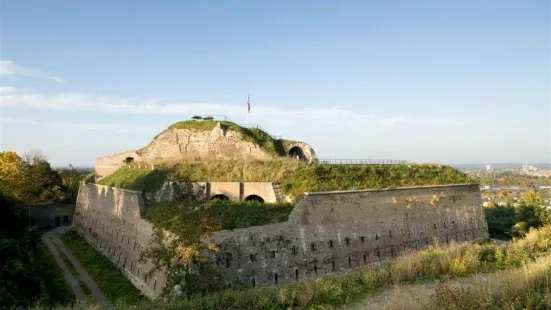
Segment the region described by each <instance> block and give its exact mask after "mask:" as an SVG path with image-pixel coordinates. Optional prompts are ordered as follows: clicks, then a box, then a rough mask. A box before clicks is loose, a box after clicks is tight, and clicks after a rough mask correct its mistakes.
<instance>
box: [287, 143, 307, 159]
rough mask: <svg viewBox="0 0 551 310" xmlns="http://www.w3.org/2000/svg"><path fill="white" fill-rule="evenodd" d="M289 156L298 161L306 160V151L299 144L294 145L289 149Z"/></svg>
mask: <svg viewBox="0 0 551 310" xmlns="http://www.w3.org/2000/svg"><path fill="white" fill-rule="evenodd" d="M289 157H290V158H291V159H294V160H297V161H306V156H305V155H304V151H303V150H302V149H301V148H300V147H298V146H294V147H292V148H291V149H290V150H289Z"/></svg>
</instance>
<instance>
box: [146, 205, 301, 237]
mask: <svg viewBox="0 0 551 310" xmlns="http://www.w3.org/2000/svg"><path fill="white" fill-rule="evenodd" d="M292 210H293V205H291V204H286V203H273V204H272V203H259V202H226V201H209V202H208V203H207V204H206V205H205V209H203V210H201V211H200V212H204V213H201V214H199V212H198V211H197V210H196V209H193V210H191V209H184V208H179V207H177V206H174V204H173V203H170V202H154V203H153V205H151V206H149V207H147V208H145V210H144V212H143V213H142V217H143V218H144V219H146V220H148V221H150V222H151V223H153V224H154V225H155V226H157V227H162V228H164V229H167V230H169V231H172V232H175V233H181V232H185V231H188V230H190V229H191V231H194V230H195V227H196V226H197V225H198V223H199V222H200V218H206V219H208V221H209V222H210V223H211V225H213V226H220V227H221V228H222V229H235V228H245V227H250V226H260V225H266V224H270V223H279V222H284V221H286V220H287V219H288V218H289V214H290V213H291V211H292Z"/></svg>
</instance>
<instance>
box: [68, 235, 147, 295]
mask: <svg viewBox="0 0 551 310" xmlns="http://www.w3.org/2000/svg"><path fill="white" fill-rule="evenodd" d="M61 240H63V243H65V245H67V247H68V248H69V249H71V251H72V252H73V254H74V255H75V257H76V258H77V259H78V260H79V262H80V263H81V264H82V266H83V267H84V269H86V271H88V273H90V275H91V276H92V278H94V281H96V283H97V284H98V285H99V287H100V288H101V290H102V291H103V293H104V294H105V295H106V296H107V298H109V300H111V301H113V302H115V301H117V300H123V301H126V302H130V303H134V302H137V301H140V300H142V299H143V298H142V297H141V296H140V292H139V291H138V289H136V288H135V287H134V285H132V283H131V282H130V280H128V279H126V278H125V277H124V275H123V274H122V272H121V271H120V270H119V268H118V267H117V266H115V265H114V264H113V263H111V261H109V259H108V258H107V257H105V256H103V255H102V254H101V253H100V252H98V251H96V250H95V249H94V248H93V247H92V246H91V245H89V244H88V243H87V242H86V240H84V239H82V237H80V236H79V235H78V234H77V233H76V232H74V231H70V232H68V233H65V234H63V235H61Z"/></svg>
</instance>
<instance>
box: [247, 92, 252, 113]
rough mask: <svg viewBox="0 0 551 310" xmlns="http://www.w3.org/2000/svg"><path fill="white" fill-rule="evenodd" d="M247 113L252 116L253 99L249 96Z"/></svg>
mask: <svg viewBox="0 0 551 310" xmlns="http://www.w3.org/2000/svg"><path fill="white" fill-rule="evenodd" d="M247 113H249V114H251V97H250V96H249V95H247Z"/></svg>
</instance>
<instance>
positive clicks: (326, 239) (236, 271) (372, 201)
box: [74, 184, 488, 296]
mask: <svg viewBox="0 0 551 310" xmlns="http://www.w3.org/2000/svg"><path fill="white" fill-rule="evenodd" d="M141 208H143V206H142V203H141V199H140V196H139V194H138V193H137V192H133V191H126V190H121V189H114V188H109V187H105V186H99V185H94V184H86V185H81V188H80V190H79V197H78V206H77V212H76V214H75V220H74V221H75V226H76V227H77V231H79V232H80V233H81V234H82V235H84V236H85V237H86V239H87V240H88V242H90V243H91V244H92V245H94V246H95V247H96V248H97V249H99V250H101V251H102V252H103V253H104V254H106V255H107V256H108V257H109V258H110V259H111V261H113V262H114V263H115V264H117V265H118V266H120V267H121V268H122V269H123V271H124V273H125V275H126V276H127V277H129V279H131V280H132V282H133V283H134V284H135V285H136V286H137V287H138V288H140V290H142V292H144V293H146V295H148V296H156V295H157V294H158V293H159V292H160V290H161V287H162V286H163V285H164V278H163V275H162V274H158V275H157V276H156V278H155V279H152V280H150V281H147V282H146V281H144V280H143V273H144V270H149V269H147V268H148V267H149V266H143V265H141V264H139V263H137V259H138V255H139V251H140V249H141V247H142V246H147V244H148V242H149V241H150V238H151V233H152V225H151V224H150V223H148V222H147V221H145V220H143V219H141V218H140V210H141ZM210 238H211V240H210V241H212V242H214V243H216V244H217V245H218V246H219V247H220V253H218V254H216V255H215V256H211V257H210V258H211V262H212V266H213V267H214V268H216V269H217V270H219V271H221V272H222V273H223V274H224V275H225V279H226V281H227V282H228V283H241V284H244V285H251V286H258V285H270V284H276V283H283V282H289V281H296V280H301V279H306V278H314V277H319V276H323V275H325V274H332V273H339V272H346V271H349V270H352V269H355V268H358V267H362V266H368V265H373V264H378V263H379V262H381V261H384V260H387V259H391V258H393V257H397V256H398V255H400V254H401V253H404V252H405V251H409V250H420V249H423V248H425V247H428V246H429V245H430V244H433V243H434V242H435V241H438V242H440V243H441V244H446V243H450V242H453V241H456V242H463V241H478V240H483V239H487V238H488V228H487V224H486V220H485V217H484V212H483V209H482V202H481V198H480V192H479V187H478V185H449V186H428V187H411V188H397V189H386V190H364V191H342V192H324V193H307V194H306V196H305V197H304V198H303V199H302V200H301V201H300V202H299V203H298V204H297V205H296V206H295V208H294V209H293V211H292V213H291V214H290V216H289V220H288V221H287V222H282V223H276V224H270V225H265V226H256V227H249V228H243V229H235V230H232V231H230V230H223V231H219V232H217V233H214V234H213V235H212V236H211V237H210Z"/></svg>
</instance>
